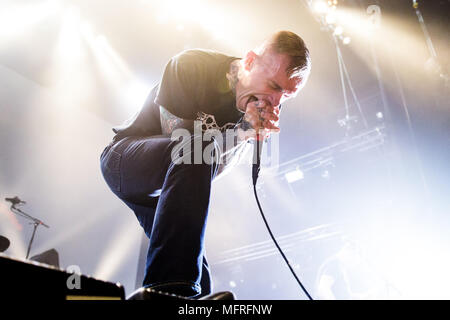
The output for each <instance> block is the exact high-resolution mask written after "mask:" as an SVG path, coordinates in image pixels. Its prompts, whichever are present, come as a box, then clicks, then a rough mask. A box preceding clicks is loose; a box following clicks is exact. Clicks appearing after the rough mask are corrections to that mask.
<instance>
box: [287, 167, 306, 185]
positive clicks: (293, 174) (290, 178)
mask: <svg viewBox="0 0 450 320" xmlns="http://www.w3.org/2000/svg"><path fill="white" fill-rule="evenodd" d="M284 177H285V178H286V181H287V182H288V183H292V182H295V181H298V180H302V179H303V178H304V174H303V172H302V171H301V170H300V169H298V168H297V169H295V170H294V171H290V172H288V173H286V174H285V175H284Z"/></svg>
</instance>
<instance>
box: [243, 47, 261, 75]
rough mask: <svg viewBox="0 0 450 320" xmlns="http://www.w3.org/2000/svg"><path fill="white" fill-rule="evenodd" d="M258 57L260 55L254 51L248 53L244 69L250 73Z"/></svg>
mask: <svg viewBox="0 0 450 320" xmlns="http://www.w3.org/2000/svg"><path fill="white" fill-rule="evenodd" d="M257 56H258V55H257V54H256V53H255V52H254V51H253V50H250V51H249V52H247V54H246V55H245V59H244V68H245V70H246V71H250V70H251V69H252V67H253V63H254V62H255V59H256V57H257Z"/></svg>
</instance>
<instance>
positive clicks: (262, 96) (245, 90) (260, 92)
mask: <svg viewBox="0 0 450 320" xmlns="http://www.w3.org/2000/svg"><path fill="white" fill-rule="evenodd" d="M242 62H243V71H242V74H241V76H240V78H239V82H238V83H237V85H236V105H237V107H238V108H239V109H240V110H241V111H243V112H245V110H246V108H247V104H248V103H250V102H252V101H256V100H259V101H265V102H266V103H267V104H268V105H270V106H272V107H278V106H279V105H280V104H281V103H282V102H283V101H286V100H287V99H290V98H292V97H294V96H295V95H296V93H297V91H298V88H299V87H300V83H301V79H299V78H289V77H288V75H287V74H286V68H287V66H288V64H289V57H288V56H286V55H282V54H277V53H274V52H270V51H269V52H265V53H264V54H263V55H261V56H259V55H257V54H256V53H254V52H253V51H250V52H249V53H248V54H247V55H246V57H245V59H244V60H243V61H242Z"/></svg>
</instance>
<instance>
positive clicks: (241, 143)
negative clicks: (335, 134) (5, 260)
mask: <svg viewBox="0 0 450 320" xmlns="http://www.w3.org/2000/svg"><path fill="white" fill-rule="evenodd" d="M310 64H311V63H310V58H309V51H308V49H307V48H306V46H305V44H304V42H303V40H302V39H301V38H300V37H299V36H298V35H296V34H295V33H292V32H289V31H280V32H277V33H275V34H273V35H272V36H270V37H269V38H268V39H267V40H266V41H265V42H264V43H263V44H262V45H261V46H260V47H258V48H257V49H254V50H250V51H248V52H247V53H246V55H245V57H244V58H242V59H240V58H236V57H231V56H227V55H224V54H221V53H218V52H215V51H210V50H199V49H195V50H187V51H183V52H181V53H180V54H178V55H176V56H175V57H173V58H172V59H170V61H169V62H168V64H167V65H166V67H165V70H164V74H163V76H162V78H161V81H160V82H159V83H158V84H157V85H156V86H155V87H154V88H153V89H152V90H151V92H150V94H149V96H148V98H147V100H146V102H145V104H144V106H143V107H142V109H141V110H140V111H139V112H138V113H137V114H136V115H135V116H134V117H133V118H132V119H131V120H129V121H127V122H126V123H125V124H124V125H122V126H120V127H116V128H114V129H113V131H114V132H115V133H116V135H115V137H114V139H113V141H112V142H111V143H110V144H109V145H108V146H107V147H106V148H105V150H104V151H103V153H102V155H101V169H102V173H103V176H104V178H105V181H106V182H107V184H108V186H109V187H110V189H111V190H112V191H113V192H114V194H115V195H117V196H118V197H119V198H120V199H121V200H122V201H123V202H124V203H125V204H126V205H127V206H128V207H129V208H131V209H132V210H133V211H134V213H135V215H136V217H137V218H138V220H139V223H140V225H141V226H142V228H143V229H144V231H145V233H146V235H147V236H148V238H149V239H150V244H149V249H148V255H147V263H146V274H145V278H144V282H143V285H144V286H145V287H149V288H153V289H155V290H158V291H163V292H167V293H174V294H178V295H182V296H185V297H197V298H198V297H200V296H204V295H207V294H209V293H210V292H211V278H210V272H209V267H208V263H207V261H206V257H205V255H204V234H205V227H206V221H207V216H208V208H209V200H210V194H211V184H212V181H213V179H214V178H216V177H217V176H218V175H220V174H222V173H223V171H224V170H225V168H226V170H229V169H230V168H231V165H230V163H232V158H233V157H234V158H235V157H238V156H239V154H240V153H241V152H242V150H243V149H244V148H245V146H246V145H248V144H247V143H246V142H248V141H251V140H254V139H263V138H265V137H267V136H268V135H270V133H272V132H278V131H279V130H280V129H279V127H278V120H279V113H280V104H281V103H282V102H283V101H286V100H287V99H290V98H292V97H295V96H296V94H297V93H298V92H299V90H300V89H301V88H302V87H303V86H304V84H305V82H306V80H307V78H308V75H309V72H310ZM200 121H201V122H200ZM199 122H200V124H201V128H202V130H201V132H204V131H205V130H211V129H213V130H215V132H221V133H223V134H224V135H225V134H229V133H230V130H231V132H234V133H236V138H235V139H231V140H230V139H225V138H224V139H223V141H225V140H227V141H228V142H227V143H226V145H225V146H223V145H222V144H221V143H218V142H217V141H218V139H212V141H211V140H210V141H204V140H205V139H202V138H201V137H200V138H199V137H198V130H194V126H195V124H196V123H199ZM181 129H184V130H185V131H184V132H188V133H189V134H190V141H188V143H189V144H192V148H184V149H180V148H179V146H180V142H179V140H178V139H174V137H173V135H174V133H175V131H176V130H181ZM249 129H250V130H249ZM186 130H187V131H186ZM196 132H197V133H196ZM257 133H258V134H257ZM229 141H232V143H229ZM185 144H186V142H185ZM194 145H196V146H199V145H200V148H201V150H200V153H201V156H200V161H199V157H198V155H196V154H195V151H197V150H198V148H197V149H196V148H195V146H194ZM206 148H209V149H208V150H209V151H210V152H204V153H203V152H202V151H204V150H205V149H206ZM186 150H191V152H186ZM224 155H226V159H227V160H226V161H217V160H223V159H224V158H225V157H224ZM177 157H182V159H183V160H187V161H175V158H177ZM178 160H179V158H178Z"/></svg>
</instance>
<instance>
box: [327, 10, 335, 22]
mask: <svg viewBox="0 0 450 320" xmlns="http://www.w3.org/2000/svg"><path fill="white" fill-rule="evenodd" d="M325 21H326V23H328V24H333V23H335V22H336V14H335V13H334V12H329V13H328V14H327V15H326V17H325Z"/></svg>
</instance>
